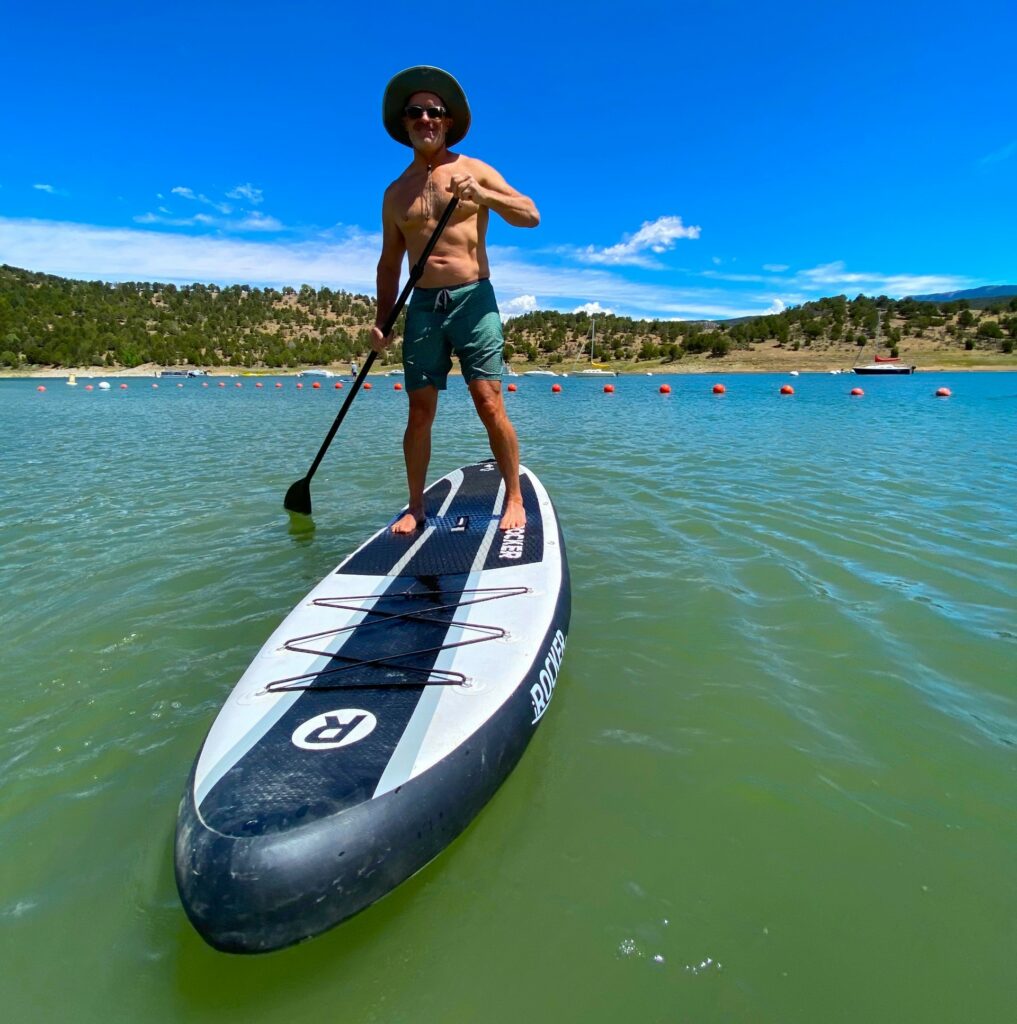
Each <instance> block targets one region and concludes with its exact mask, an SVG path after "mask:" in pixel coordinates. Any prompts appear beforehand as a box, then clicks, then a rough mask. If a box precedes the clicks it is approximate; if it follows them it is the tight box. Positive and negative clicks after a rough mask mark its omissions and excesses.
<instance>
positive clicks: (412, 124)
mask: <svg viewBox="0 0 1017 1024" xmlns="http://www.w3.org/2000/svg"><path fill="white" fill-rule="evenodd" d="M411 107H412V108H414V109H413V110H412V111H411V114H414V115H415V114H417V113H419V115H420V116H419V117H416V116H410V115H407V114H405V113H404V114H403V124H404V125H405V126H406V132H407V134H408V135H409V137H410V142H412V143H413V148H414V149H419V150H423V151H424V152H431V153H434V152H437V151H438V150H439V149H441V147H442V146H443V145H444V144H445V135H446V133H447V132H448V130H449V128H450V127H451V126H452V118H451V117H449V116H448V115H446V116H444V117H441V116H436V117H431V116H430V113H431V112H433V111H434V110H435V109H436V108H441V109H442V110H444V108H445V103H444V101H443V100H442V98H441V97H440V96H438V95H437V94H436V93H433V92H415V93H414V94H413V95H412V96H411V97H410V98H409V99H408V100H407V101H406V106H405V107H404V108H403V109H404V111H405V110H406V109H408V108H411Z"/></svg>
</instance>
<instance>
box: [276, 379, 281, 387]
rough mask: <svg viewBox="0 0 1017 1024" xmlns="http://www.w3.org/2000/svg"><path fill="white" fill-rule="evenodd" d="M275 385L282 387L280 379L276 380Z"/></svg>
mask: <svg viewBox="0 0 1017 1024" xmlns="http://www.w3.org/2000/svg"><path fill="white" fill-rule="evenodd" d="M275 386H276V387H277V388H281V387H282V381H281V380H277V381H276V382H275Z"/></svg>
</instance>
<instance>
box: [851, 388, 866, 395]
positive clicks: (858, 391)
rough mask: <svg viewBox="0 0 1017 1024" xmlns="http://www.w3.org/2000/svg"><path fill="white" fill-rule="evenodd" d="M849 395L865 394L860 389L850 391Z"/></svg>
mask: <svg viewBox="0 0 1017 1024" xmlns="http://www.w3.org/2000/svg"><path fill="white" fill-rule="evenodd" d="M851 394H852V395H864V394H865V392H864V391H862V389H861V388H852V389H851Z"/></svg>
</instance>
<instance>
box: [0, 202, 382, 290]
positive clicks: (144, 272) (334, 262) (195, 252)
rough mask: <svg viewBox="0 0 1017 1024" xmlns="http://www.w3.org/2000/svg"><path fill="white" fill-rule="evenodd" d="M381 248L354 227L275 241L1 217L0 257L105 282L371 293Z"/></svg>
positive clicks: (32, 267) (28, 266)
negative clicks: (333, 235) (312, 238)
mask: <svg viewBox="0 0 1017 1024" xmlns="http://www.w3.org/2000/svg"><path fill="white" fill-rule="evenodd" d="M199 216H205V215H203V214H202V215H199ZM380 249H381V237H380V235H368V234H364V233H360V232H348V233H347V235H346V237H345V238H342V239H339V240H335V241H330V242H327V243H322V242H287V243H280V242H261V241H254V240H250V239H235V238H223V237H212V236H209V235H200V236H194V235H184V234H179V233H176V232H168V231H155V230H141V229H139V228H106V227H98V226H95V225H90V224H71V223H64V222H60V221H49V220H28V219H10V218H4V217H0V252H3V253H4V261H5V262H7V263H10V264H12V265H13V266H18V267H25V268H26V269H29V270H37V271H42V272H45V273H50V274H59V275H62V276H65V277H76V278H87V279H95V278H101V279H103V280H107V281H139V280H141V281H166V282H174V283H184V284H186V283H190V282H194V281H205V282H215V283H219V284H231V283H250V284H252V285H261V286H264V285H272V286H279V285H285V284H298V283H299V284H303V283H305V282H306V283H307V284H312V285H315V286H319V285H328V286H329V287H331V288H343V289H345V290H347V291H354V292H361V293H367V294H373V293H374V286H375V270H376V265H377V262H378V252H379V251H380Z"/></svg>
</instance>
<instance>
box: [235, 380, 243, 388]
mask: <svg viewBox="0 0 1017 1024" xmlns="http://www.w3.org/2000/svg"><path fill="white" fill-rule="evenodd" d="M233 386H234V387H235V388H242V387H243V386H244V385H243V384H241V383H240V381H237V382H236V384H234V385H233Z"/></svg>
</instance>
